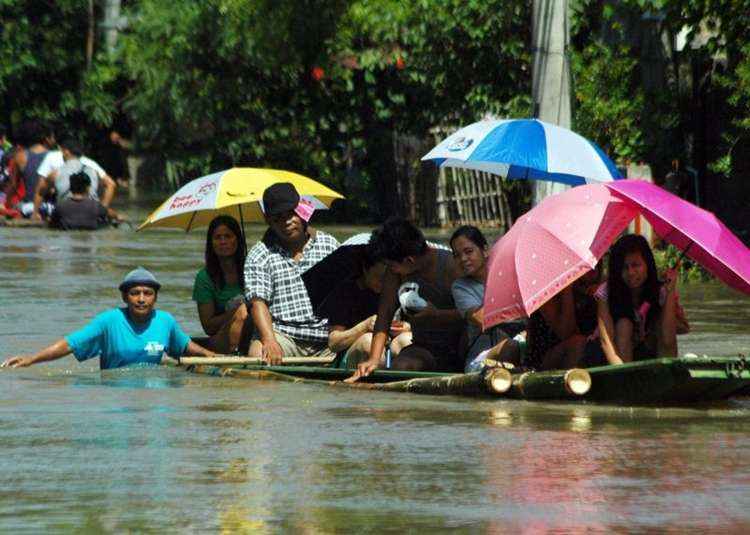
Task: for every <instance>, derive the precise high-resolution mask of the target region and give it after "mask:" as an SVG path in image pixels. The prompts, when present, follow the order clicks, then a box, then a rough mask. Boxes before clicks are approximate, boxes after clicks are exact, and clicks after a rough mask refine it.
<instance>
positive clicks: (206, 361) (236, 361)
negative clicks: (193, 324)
mask: <svg viewBox="0 0 750 535" xmlns="http://www.w3.org/2000/svg"><path fill="white" fill-rule="evenodd" d="M335 359H336V356H335V355H334V356H331V357H287V358H285V359H284V360H283V361H282V365H299V364H310V365H315V364H330V363H331V362H333V361H334V360H335ZM162 364H167V365H171V366H195V365H207V366H240V365H243V364H255V365H263V364H266V361H264V360H263V359H259V358H253V357H233V356H230V355H217V356H215V357H182V358H180V359H179V360H177V359H174V358H172V357H162Z"/></svg>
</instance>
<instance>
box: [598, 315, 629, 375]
mask: <svg viewBox="0 0 750 535" xmlns="http://www.w3.org/2000/svg"><path fill="white" fill-rule="evenodd" d="M596 307H597V309H596V323H597V326H598V327H599V341H600V343H601V345H602V351H604V356H605V357H606V359H607V362H608V363H609V364H622V363H623V360H622V358H620V355H619V354H618V353H617V347H615V343H614V337H615V326H614V321H613V320H612V314H610V313H609V305H608V304H607V302H606V301H604V300H600V301H597V303H596Z"/></svg>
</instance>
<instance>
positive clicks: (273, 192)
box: [263, 182, 300, 216]
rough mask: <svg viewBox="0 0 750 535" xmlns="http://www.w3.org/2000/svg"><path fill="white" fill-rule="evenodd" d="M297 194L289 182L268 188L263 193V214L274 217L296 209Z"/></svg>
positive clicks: (297, 202)
mask: <svg viewBox="0 0 750 535" xmlns="http://www.w3.org/2000/svg"><path fill="white" fill-rule="evenodd" d="M299 198H300V197H299V193H297V190H296V189H295V187H294V186H293V185H292V184H290V183H289V182H279V183H278V184H274V185H272V186H268V187H267V188H266V191H264V192H263V213H264V214H265V215H268V216H275V215H279V214H283V213H284V212H289V211H291V210H294V209H295V208H297V205H298V204H299Z"/></svg>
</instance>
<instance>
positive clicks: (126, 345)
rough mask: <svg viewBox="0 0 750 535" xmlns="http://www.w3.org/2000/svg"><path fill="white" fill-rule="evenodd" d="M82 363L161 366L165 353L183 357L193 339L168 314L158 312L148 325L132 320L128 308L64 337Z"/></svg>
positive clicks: (109, 366)
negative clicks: (88, 361)
mask: <svg viewBox="0 0 750 535" xmlns="http://www.w3.org/2000/svg"><path fill="white" fill-rule="evenodd" d="M65 340H67V342H68V345H69V346H70V348H71V349H72V350H73V355H75V357H76V359H78V360H79V361H83V360H88V359H90V358H93V357H100V359H99V367H100V368H101V369H102V370H106V369H108V368H120V367H122V366H128V365H130V364H137V363H142V362H147V363H152V364H158V363H159V362H161V357H162V355H163V354H164V353H167V354H168V355H173V356H180V355H182V354H183V353H184V352H185V348H187V345H188V343H189V342H190V337H189V336H188V335H186V334H185V333H184V332H183V331H182V329H181V328H180V326H179V325H178V324H177V321H176V320H175V319H174V317H172V315H171V314H169V313H168V312H164V311H163V310H155V311H153V312H152V313H151V319H149V320H148V321H147V322H146V323H142V324H139V323H135V322H133V321H131V320H130V317H129V316H128V309H127V308H115V309H114V310H108V311H107V312H102V313H101V314H99V315H98V316H96V317H95V318H94V319H93V320H92V321H91V323H89V324H88V325H86V326H85V327H84V328H83V329H81V330H80V331H76V332H74V333H72V334H69V335H68V336H66V337H65Z"/></svg>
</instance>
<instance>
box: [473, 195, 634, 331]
mask: <svg viewBox="0 0 750 535" xmlns="http://www.w3.org/2000/svg"><path fill="white" fill-rule="evenodd" d="M637 214H638V210H637V208H636V207H635V206H633V205H632V203H629V202H628V201H627V200H623V199H622V198H620V197H618V196H617V195H616V194H614V193H613V192H612V191H611V190H610V189H609V188H607V187H605V186H603V185H599V184H590V185H586V186H578V187H576V188H573V189H570V190H568V191H566V192H564V193H561V194H559V195H554V196H551V197H548V198H547V199H545V200H544V201H543V202H541V203H540V204H539V205H537V206H536V207H535V208H533V209H532V210H530V211H529V212H527V213H526V214H524V215H522V216H521V217H520V218H518V220H517V221H516V223H515V224H514V225H513V227H511V229H510V230H509V231H508V232H507V233H506V234H505V235H504V236H503V237H502V238H500V240H498V242H497V243H496V244H495V245H494V246H493V247H492V251H491V253H490V260H489V266H488V272H487V286H486V289H485V294H484V327H485V329H486V328H489V327H492V326H493V325H497V324H498V323H502V322H504V321H510V320H513V319H517V318H521V317H524V316H528V315H530V314H531V313H532V312H534V311H535V310H537V309H538V308H539V307H541V306H542V305H543V304H544V303H546V302H547V301H548V300H550V299H551V298H552V297H554V296H555V295H556V294H557V293H558V292H560V291H561V290H562V289H564V288H565V287H566V286H568V285H569V284H571V283H572V282H573V281H575V280H576V279H577V278H578V277H580V276H581V275H583V274H584V273H586V272H587V271H589V270H591V269H593V268H594V267H595V266H596V264H597V262H598V261H599V259H600V258H601V257H602V256H603V255H604V253H606V252H607V250H608V249H609V247H610V245H611V244H612V242H613V241H614V240H615V239H616V238H617V237H618V236H619V234H620V233H621V232H622V231H623V230H624V229H625V227H627V225H628V223H630V221H631V220H632V219H633V218H634V217H635V216H636V215H637Z"/></svg>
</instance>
